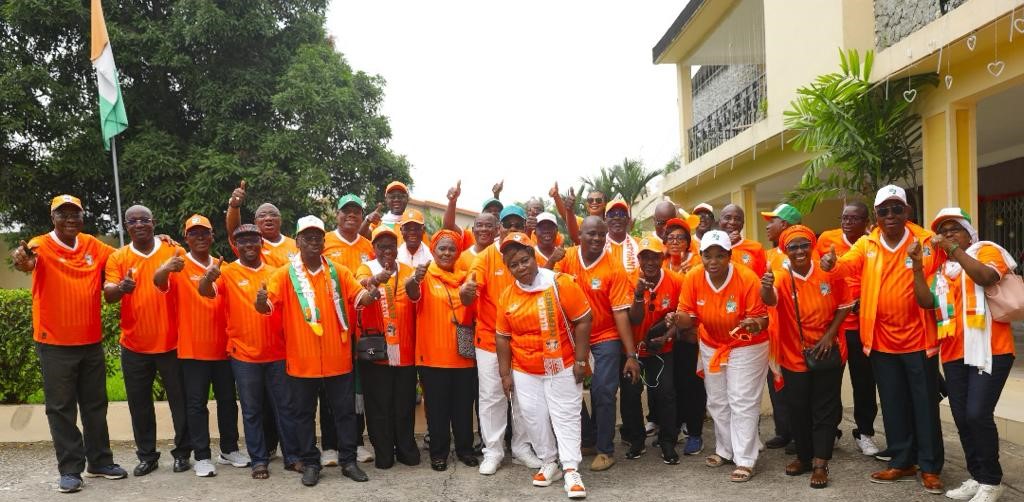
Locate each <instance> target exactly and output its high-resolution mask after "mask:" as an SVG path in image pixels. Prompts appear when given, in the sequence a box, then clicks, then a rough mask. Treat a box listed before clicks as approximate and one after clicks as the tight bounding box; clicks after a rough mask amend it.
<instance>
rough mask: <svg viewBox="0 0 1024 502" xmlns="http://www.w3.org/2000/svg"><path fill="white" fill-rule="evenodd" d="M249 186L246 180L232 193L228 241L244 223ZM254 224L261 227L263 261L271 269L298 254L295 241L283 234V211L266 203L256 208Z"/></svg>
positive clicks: (229, 205)
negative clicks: (246, 195)
mask: <svg viewBox="0 0 1024 502" xmlns="http://www.w3.org/2000/svg"><path fill="white" fill-rule="evenodd" d="M246 189H247V185H246V183H245V180H242V182H241V183H239V184H238V188H236V189H234V190H233V191H232V192H231V198H230V199H228V212H227V216H226V217H225V227H227V231H228V240H230V239H231V235H232V234H233V233H234V232H235V229H236V228H238V225H239V224H241V223H242V215H241V207H242V204H243V203H244V202H245V191H246ZM253 222H254V223H255V224H256V226H257V227H259V229H260V232H261V233H262V234H263V250H262V253H263V261H264V262H266V263H267V264H269V265H270V266H271V267H280V266H282V265H284V264H285V263H288V259H289V258H291V257H292V256H294V255H295V253H298V248H296V247H295V240H294V239H292V238H291V237H288V236H286V235H282V234H281V211H280V210H278V209H277V206H275V205H273V204H271V203H269V202H264V203H263V204H260V206H259V207H257V208H256V214H255V215H254V216H253Z"/></svg>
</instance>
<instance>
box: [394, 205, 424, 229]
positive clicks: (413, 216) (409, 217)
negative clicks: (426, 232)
mask: <svg viewBox="0 0 1024 502" xmlns="http://www.w3.org/2000/svg"><path fill="white" fill-rule="evenodd" d="M423 222H424V220H423V213H421V212H419V211H417V210H415V209H406V210H405V212H404V213H402V219H401V220H399V222H398V226H400V227H401V226H402V225H405V224H406V223H419V224H420V225H423Z"/></svg>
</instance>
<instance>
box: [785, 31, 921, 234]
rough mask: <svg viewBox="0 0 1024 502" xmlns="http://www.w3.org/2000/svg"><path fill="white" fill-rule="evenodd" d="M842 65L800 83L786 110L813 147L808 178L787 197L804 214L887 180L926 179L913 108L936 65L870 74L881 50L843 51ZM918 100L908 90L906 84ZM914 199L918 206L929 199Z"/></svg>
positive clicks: (866, 193)
mask: <svg viewBox="0 0 1024 502" xmlns="http://www.w3.org/2000/svg"><path fill="white" fill-rule="evenodd" d="M839 58H840V65H839V66H840V70H841V71H839V72H834V73H828V74H825V75H821V76H819V77H817V78H816V79H815V80H814V81H813V82H811V83H810V84H808V85H806V86H804V87H801V88H800V89H797V96H798V97H797V99H796V100H795V101H793V102H792V103H791V105H790V109H789V110H786V111H785V112H784V115H785V123H786V126H787V127H789V128H790V129H791V130H793V131H794V132H795V133H796V135H795V136H793V137H792V138H791V142H792V143H793V146H794V147H795V148H797V149H800V150H803V151H806V152H811V153H812V154H813V155H814V157H813V158H812V159H811V160H810V161H809V162H808V163H807V166H806V168H805V170H804V174H803V177H802V178H801V180H800V184H799V185H797V186H796V188H795V189H794V190H793V191H791V192H790V193H789V194H788V195H787V200H788V201H789V202H790V203H791V204H793V205H794V206H796V207H798V208H799V209H800V210H801V211H803V212H804V214H807V212H809V211H810V210H811V209H813V208H814V206H815V204H817V203H818V202H820V201H822V200H824V199H828V198H832V197H837V196H841V197H846V196H849V195H858V196H860V197H863V198H866V199H868V200H870V199H871V198H872V197H874V194H875V192H877V191H878V189H879V188H881V187H883V186H885V185H888V184H901V185H905V186H909V187H911V188H913V187H916V186H917V185H918V182H917V170H918V165H919V163H920V160H921V118H920V116H918V115H917V114H916V113H914V112H913V111H912V108H911V101H913V97H914V96H916V94H917V92H918V89H919V88H921V87H923V86H925V85H932V86H934V85H936V83H937V82H938V79H937V78H936V77H935V74H934V73H928V74H924V75H915V76H910V77H907V78H904V79H899V80H893V81H891V82H887V83H878V84H872V83H871V82H870V80H869V78H870V75H871V65H872V62H873V60H874V53H873V52H871V51H869V52H867V53H866V54H865V55H864V61H863V64H861V60H860V57H859V55H858V53H857V51H856V50H850V51H849V52H847V53H844V52H843V51H839ZM908 89H913V90H911V91H908V92H909V93H910V94H907V96H911V101H908V100H907V99H905V98H904V92H903V91H905V90H908ZM914 193H915V192H914V190H908V196H909V197H911V200H910V202H911V204H912V205H913V206H914V208H915V210H916V211H917V212H918V217H919V219H918V221H920V211H921V204H919V203H916V202H917V201H915V200H913V199H914V198H915V197H914Z"/></svg>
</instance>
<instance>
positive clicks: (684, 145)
mask: <svg viewBox="0 0 1024 502" xmlns="http://www.w3.org/2000/svg"><path fill="white" fill-rule="evenodd" d="M676 82H677V86H676V87H677V89H676V92H677V93H678V96H677V98H676V102H677V104H678V106H679V162H680V163H681V164H688V163H689V162H690V142H689V140H688V139H687V134H686V131H687V130H688V129H689V128H690V127H692V126H693V81H691V80H690V65H687V64H683V63H676Z"/></svg>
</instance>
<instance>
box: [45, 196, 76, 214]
mask: <svg viewBox="0 0 1024 502" xmlns="http://www.w3.org/2000/svg"><path fill="white" fill-rule="evenodd" d="M64 204H71V205H72V206H75V207H77V208H78V209H82V201H81V200H79V198H78V197H75V196H72V195H67V194H64V195H58V196H56V197H54V198H53V200H51V201H50V211H53V210H55V209H57V208H58V207H60V206H63V205H64Z"/></svg>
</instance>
